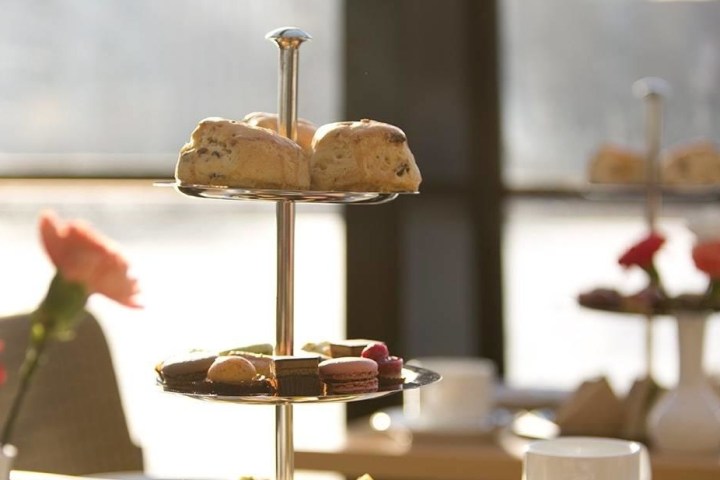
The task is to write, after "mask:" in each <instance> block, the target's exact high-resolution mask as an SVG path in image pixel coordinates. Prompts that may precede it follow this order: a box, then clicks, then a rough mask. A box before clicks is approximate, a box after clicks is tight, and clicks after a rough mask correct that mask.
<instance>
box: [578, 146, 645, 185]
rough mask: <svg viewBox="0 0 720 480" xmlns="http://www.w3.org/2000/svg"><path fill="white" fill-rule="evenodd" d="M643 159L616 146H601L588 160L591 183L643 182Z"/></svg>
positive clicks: (639, 154)
mask: <svg viewBox="0 0 720 480" xmlns="http://www.w3.org/2000/svg"><path fill="white" fill-rule="evenodd" d="M645 170H646V163H645V157H644V156H643V155H642V154H641V153H638V152H635V151H633V150H629V149H627V148H624V147H620V146H617V145H610V144H607V145H602V146H601V147H600V148H599V149H598V151H597V152H595V154H594V155H593V157H592V158H591V160H590V167H589V175H588V176H589V179H590V182H592V183H610V184H612V183H615V184H638V183H644V182H645V176H646V171H645Z"/></svg>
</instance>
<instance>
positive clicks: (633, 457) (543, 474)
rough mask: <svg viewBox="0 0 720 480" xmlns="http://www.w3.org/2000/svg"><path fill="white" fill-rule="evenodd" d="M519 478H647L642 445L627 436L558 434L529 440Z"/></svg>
mask: <svg viewBox="0 0 720 480" xmlns="http://www.w3.org/2000/svg"><path fill="white" fill-rule="evenodd" d="M522 478H523V480H649V479H650V471H649V464H648V459H647V451H646V449H645V447H644V446H643V445H642V444H640V443H638V442H632V441H628V440H619V439H615V438H600V437H559V438H553V439H549V440H539V441H536V442H533V443H531V444H530V445H529V446H528V449H527V451H526V452H525V458H524V460H523V477H522Z"/></svg>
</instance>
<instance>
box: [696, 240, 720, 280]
mask: <svg viewBox="0 0 720 480" xmlns="http://www.w3.org/2000/svg"><path fill="white" fill-rule="evenodd" d="M692 258H693V261H694V262H695V266H696V267H697V268H698V270H701V271H703V272H705V273H707V274H708V275H709V276H710V278H713V279H720V240H712V241H709V242H703V243H698V244H697V245H695V246H694V247H693V250H692Z"/></svg>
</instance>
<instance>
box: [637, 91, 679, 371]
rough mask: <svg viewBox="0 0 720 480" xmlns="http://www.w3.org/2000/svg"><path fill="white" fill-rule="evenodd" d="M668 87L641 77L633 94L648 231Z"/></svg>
mask: <svg viewBox="0 0 720 480" xmlns="http://www.w3.org/2000/svg"><path fill="white" fill-rule="evenodd" d="M669 90H670V87H669V85H668V84H667V83H666V82H665V80H663V79H661V78H652V77H650V78H643V79H640V80H638V81H637V82H635V84H634V85H633V91H634V93H635V95H636V96H637V97H639V98H642V99H643V100H644V101H645V105H646V106H645V144H646V157H645V162H646V163H645V222H646V224H647V228H648V230H649V231H650V232H654V231H655V230H656V228H657V219H658V215H659V214H660V208H661V206H662V182H661V178H660V150H661V147H662V129H663V97H664V96H665V95H667V94H668V93H669ZM652 320H653V315H652V314H648V315H646V317H645V365H646V373H647V376H648V377H649V378H652V377H653V374H654V372H653V356H654V341H653V321H652Z"/></svg>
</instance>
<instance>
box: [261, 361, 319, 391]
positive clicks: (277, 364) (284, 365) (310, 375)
mask: <svg viewBox="0 0 720 480" xmlns="http://www.w3.org/2000/svg"><path fill="white" fill-rule="evenodd" d="M319 363H320V357H319V356H317V355H303V356H289V355H288V356H274V357H273V362H272V366H271V372H272V377H273V382H274V383H275V388H276V390H277V394H278V395H280V396H281V397H292V396H307V397H315V396H319V395H322V392H323V388H322V382H321V381H320V374H319V367H318V366H319Z"/></svg>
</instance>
